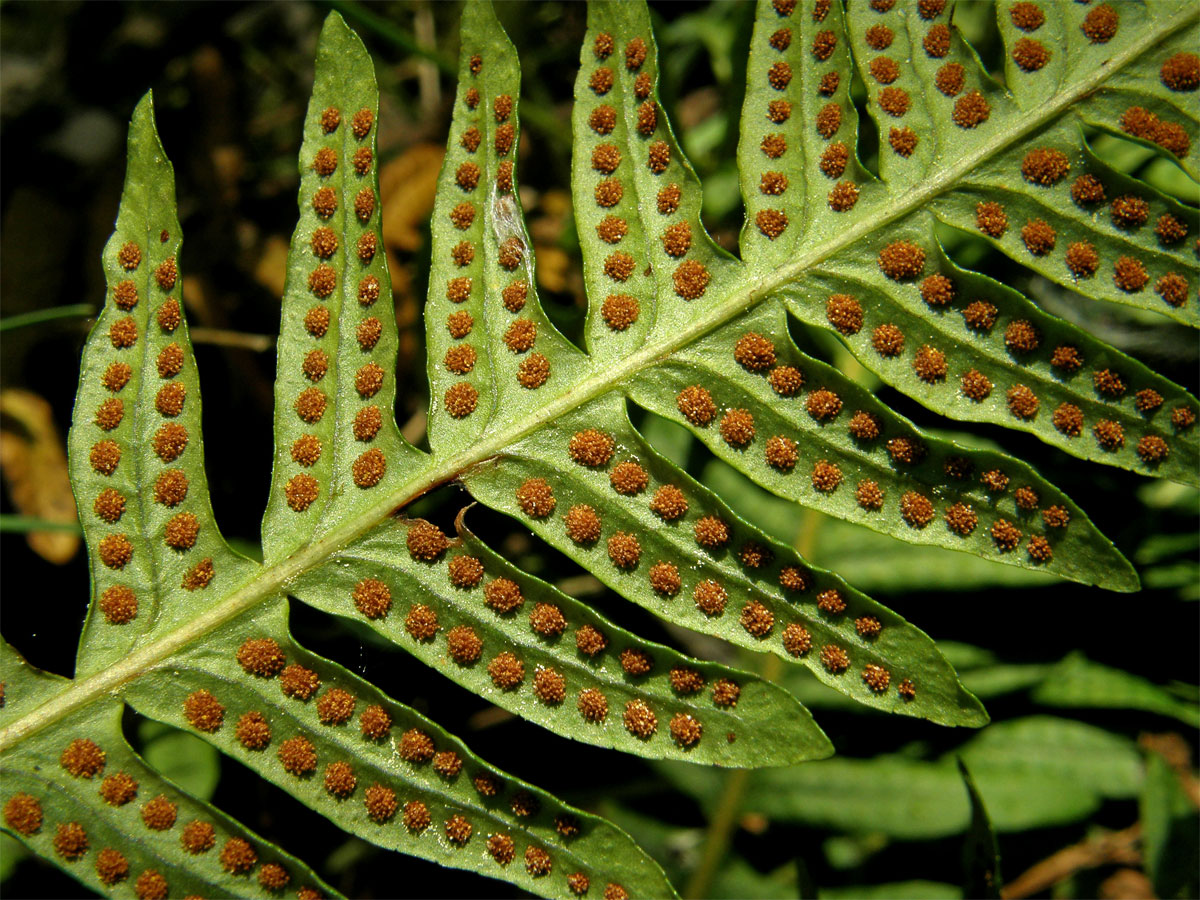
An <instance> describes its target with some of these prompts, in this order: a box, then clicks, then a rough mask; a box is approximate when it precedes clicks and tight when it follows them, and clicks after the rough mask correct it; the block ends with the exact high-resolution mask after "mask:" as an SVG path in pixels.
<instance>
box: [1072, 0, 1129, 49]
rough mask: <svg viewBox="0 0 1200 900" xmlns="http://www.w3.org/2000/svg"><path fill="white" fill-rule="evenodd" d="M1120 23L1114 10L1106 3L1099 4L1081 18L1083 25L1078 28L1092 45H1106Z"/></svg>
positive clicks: (1119, 18)
mask: <svg viewBox="0 0 1200 900" xmlns="http://www.w3.org/2000/svg"><path fill="white" fill-rule="evenodd" d="M1120 21H1121V17H1120V16H1119V15H1117V11H1116V10H1115V9H1113V8H1112V7H1111V6H1109V5H1108V4H1107V3H1101V4H1100V5H1099V6H1097V7H1094V8H1093V9H1091V10H1090V11H1089V12H1088V14H1087V15H1086V16H1084V17H1083V24H1082V25H1081V26H1080V27H1081V28H1082V29H1083V33H1084V34H1085V35H1087V38H1088V40H1089V41H1091V42H1092V43H1093V44H1107V43H1108V42H1109V41H1111V40H1112V39H1113V36H1114V35H1116V33H1117V25H1118V24H1119V23H1120Z"/></svg>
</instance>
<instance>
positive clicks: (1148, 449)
mask: <svg viewBox="0 0 1200 900" xmlns="http://www.w3.org/2000/svg"><path fill="white" fill-rule="evenodd" d="M1170 454H1171V449H1170V447H1168V446H1167V442H1166V441H1164V440H1163V439H1162V438H1161V437H1159V436H1158V435H1156V434H1148V435H1146V436H1144V437H1143V438H1141V440H1139V441H1138V442H1137V455H1138V456H1140V457H1141V458H1142V462H1144V463H1145V464H1146V465H1148V466H1154V465H1158V464H1159V463H1161V462H1162V461H1163V460H1165V459H1166V458H1167V457H1168V456H1170Z"/></svg>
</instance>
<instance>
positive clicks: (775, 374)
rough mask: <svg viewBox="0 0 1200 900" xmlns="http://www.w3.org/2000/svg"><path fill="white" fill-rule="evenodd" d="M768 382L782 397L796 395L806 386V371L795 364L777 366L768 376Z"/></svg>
mask: <svg viewBox="0 0 1200 900" xmlns="http://www.w3.org/2000/svg"><path fill="white" fill-rule="evenodd" d="M767 382H768V383H769V384H770V385H771V389H772V390H773V391H775V393H777V394H778V395H779V396H780V397H794V396H795V395H796V394H798V393H800V389H801V388H802V387H804V373H803V372H801V371H800V370H799V369H797V368H796V367H795V366H776V367H775V368H774V369H772V370H771V373H770V374H769V375H768V376H767Z"/></svg>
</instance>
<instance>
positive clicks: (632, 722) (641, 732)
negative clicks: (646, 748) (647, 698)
mask: <svg viewBox="0 0 1200 900" xmlns="http://www.w3.org/2000/svg"><path fill="white" fill-rule="evenodd" d="M621 720H622V721H623V722H624V724H625V730H626V731H628V732H629V733H630V734H632V735H633V736H634V737H636V738H639V739H640V740H643V741H644V740H649V739H650V738H651V737H653V736H654V733H655V732H656V731H658V716H657V715H655V714H654V711H653V710H652V709H650V707H649V706H647V705H646V703H645V702H643V701H642V700H630V701H629V702H628V703H626V704H625V712H624V714H623V715H622V716H621Z"/></svg>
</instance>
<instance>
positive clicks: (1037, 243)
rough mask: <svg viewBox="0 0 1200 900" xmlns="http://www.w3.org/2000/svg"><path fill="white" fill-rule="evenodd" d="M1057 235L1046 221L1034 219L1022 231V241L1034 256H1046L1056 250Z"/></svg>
mask: <svg viewBox="0 0 1200 900" xmlns="http://www.w3.org/2000/svg"><path fill="white" fill-rule="evenodd" d="M1056 238H1057V235H1056V234H1055V231H1054V229H1053V228H1052V227H1051V226H1050V225H1049V224H1048V223H1047V222H1046V220H1045V219H1034V220H1033V221H1031V222H1028V223H1026V225H1025V227H1024V228H1022V229H1021V240H1022V241H1024V242H1025V247H1026V249H1028V250H1029V252H1030V253H1032V254H1033V255H1034V256H1045V255H1046V254H1047V253H1049V252H1050V251H1051V250H1053V249H1054V244H1055V240H1056Z"/></svg>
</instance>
